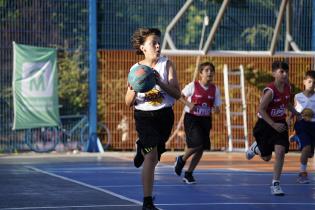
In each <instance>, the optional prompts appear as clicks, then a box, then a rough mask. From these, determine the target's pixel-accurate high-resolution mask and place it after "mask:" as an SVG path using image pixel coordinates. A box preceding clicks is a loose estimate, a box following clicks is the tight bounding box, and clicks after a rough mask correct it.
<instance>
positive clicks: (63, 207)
mask: <svg viewBox="0 0 315 210" xmlns="http://www.w3.org/2000/svg"><path fill="white" fill-rule="evenodd" d="M156 205H157V206H213V205H222V206H223V205H281V206H285V205H296V206H301V205H310V206H315V203H274V202H273V203H160V204H156ZM133 206H137V205H86V206H46V207H20V208H1V210H27V209H65V208H94V207H95V208H99V207H133Z"/></svg>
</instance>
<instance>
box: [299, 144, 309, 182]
mask: <svg viewBox="0 0 315 210" xmlns="http://www.w3.org/2000/svg"><path fill="white" fill-rule="evenodd" d="M311 148H312V147H311V145H306V146H304V147H303V149H302V151H301V157H300V173H299V176H298V178H297V182H298V183H300V184H308V183H309V179H308V177H307V172H306V171H307V162H308V158H309V156H310V154H311Z"/></svg>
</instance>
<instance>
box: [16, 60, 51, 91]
mask: <svg viewBox="0 0 315 210" xmlns="http://www.w3.org/2000/svg"><path fill="white" fill-rule="evenodd" d="M22 69H23V70H22V78H23V79H22V94H23V95H24V96H25V97H51V96H52V94H53V78H52V77H53V74H52V64H51V62H50V61H47V62H38V63H24V64H23V65H22Z"/></svg>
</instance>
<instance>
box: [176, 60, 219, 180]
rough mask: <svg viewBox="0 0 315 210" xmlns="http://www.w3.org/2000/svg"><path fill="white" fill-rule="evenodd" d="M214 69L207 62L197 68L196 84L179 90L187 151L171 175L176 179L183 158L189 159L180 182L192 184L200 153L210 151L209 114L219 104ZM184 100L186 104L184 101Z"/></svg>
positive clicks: (217, 109)
mask: <svg viewBox="0 0 315 210" xmlns="http://www.w3.org/2000/svg"><path fill="white" fill-rule="evenodd" d="M214 73H215V67H214V65H213V64H212V63H210V62H205V63H202V64H200V65H199V76H200V79H199V81H194V82H191V83H189V84H188V85H186V86H185V88H184V89H183V90H182V95H183V97H182V99H181V101H182V102H184V103H185V105H186V106H185V118H184V127H185V133H186V143H187V150H186V151H185V153H184V155H180V156H178V157H177V158H176V163H175V173H176V174H177V175H178V176H180V175H181V173H182V169H183V167H184V166H185V162H186V161H187V159H188V158H189V157H190V156H192V160H191V162H190V165H189V167H188V169H187V171H186V172H185V175H184V178H183V181H184V182H185V183H187V184H194V183H196V181H195V179H194V177H193V175H192V174H193V171H194V170H195V168H196V166H197V165H198V163H199V161H200V159H201V157H202V154H203V151H204V150H205V149H206V150H210V138H209V135H210V130H211V116H212V112H217V113H218V112H219V111H220V109H219V106H220V105H221V98H220V91H219V89H218V88H217V87H216V86H215V85H214V84H213V83H212V81H213V77H214ZM184 98H186V99H187V101H186V100H185V99H184Z"/></svg>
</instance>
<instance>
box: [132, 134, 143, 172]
mask: <svg viewBox="0 0 315 210" xmlns="http://www.w3.org/2000/svg"><path fill="white" fill-rule="evenodd" d="M141 148H142V146H141V142H140V141H139V139H138V140H137V141H136V155H135V157H134V158H133V164H134V165H135V167H136V168H139V167H140V166H141V165H142V163H143V161H144V157H143V154H142V152H141Z"/></svg>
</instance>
